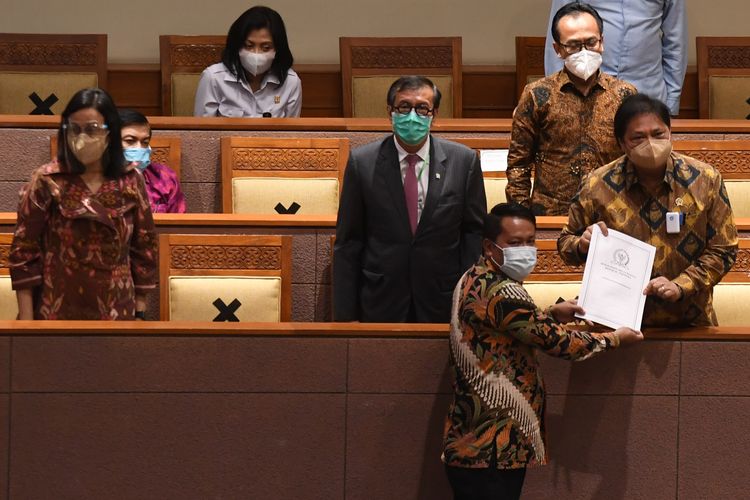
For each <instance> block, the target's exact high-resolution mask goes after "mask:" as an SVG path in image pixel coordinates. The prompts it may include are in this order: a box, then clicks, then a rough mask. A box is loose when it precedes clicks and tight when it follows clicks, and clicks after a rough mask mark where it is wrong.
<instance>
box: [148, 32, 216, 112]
mask: <svg viewBox="0 0 750 500" xmlns="http://www.w3.org/2000/svg"><path fill="white" fill-rule="evenodd" d="M225 42H226V36H224V35H221V36H213V35H195V36H182V35H161V36H159V59H160V65H161V112H162V114H163V115H165V116H169V115H172V116H193V109H194V107H195V91H196V89H197V88H198V81H199V80H200V78H201V73H202V72H203V70H204V69H206V68H207V67H208V66H211V65H212V64H215V63H217V62H220V61H221V51H222V50H224V44H225Z"/></svg>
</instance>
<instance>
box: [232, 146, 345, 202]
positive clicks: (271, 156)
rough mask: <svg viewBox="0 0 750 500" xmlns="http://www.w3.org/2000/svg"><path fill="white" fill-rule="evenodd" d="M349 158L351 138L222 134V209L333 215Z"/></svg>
mask: <svg viewBox="0 0 750 500" xmlns="http://www.w3.org/2000/svg"><path fill="white" fill-rule="evenodd" d="M348 157H349V140H348V139H331V138H314V139H307V138H287V137H222V138H221V190H222V195H221V197H222V210H223V211H224V213H237V214H256V215H276V214H279V213H286V214H295V215H300V216H301V215H305V216H307V215H332V216H335V215H336V213H337V212H338V205H339V192H340V186H341V181H342V179H343V174H344V169H345V167H346V161H347V158H348ZM280 200H286V201H288V202H289V203H292V201H291V200H294V202H295V203H296V204H297V205H299V208H298V209H297V210H298V211H296V212H292V211H291V210H292V209H293V207H294V204H292V206H291V207H288V208H287V207H284V205H283V204H281V205H280V204H279V201H280ZM280 209H282V210H287V211H286V212H280V211H279V210H280Z"/></svg>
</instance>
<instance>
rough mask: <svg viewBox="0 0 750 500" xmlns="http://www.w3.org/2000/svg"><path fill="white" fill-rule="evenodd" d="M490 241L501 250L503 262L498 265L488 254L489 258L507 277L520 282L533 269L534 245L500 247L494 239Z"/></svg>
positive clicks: (534, 264)
mask: <svg viewBox="0 0 750 500" xmlns="http://www.w3.org/2000/svg"><path fill="white" fill-rule="evenodd" d="M490 243H492V244H493V245H495V247H496V248H497V249H499V250H500V251H501V252H503V264H502V265H498V264H497V262H495V259H494V258H492V256H490V260H491V261H492V263H493V264H495V267H497V268H498V269H499V270H500V271H502V272H503V273H504V274H505V275H506V276H508V277H509V278H512V279H514V280H516V281H519V282H520V281H523V280H525V279H526V277H527V276H528V275H529V274H531V271H533V270H534V267H535V266H536V247H501V246H499V245H498V244H497V243H495V242H494V241H490Z"/></svg>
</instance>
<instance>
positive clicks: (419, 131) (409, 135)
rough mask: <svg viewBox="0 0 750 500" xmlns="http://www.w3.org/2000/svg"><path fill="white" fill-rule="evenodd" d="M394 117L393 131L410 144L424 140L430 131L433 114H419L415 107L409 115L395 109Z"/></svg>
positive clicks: (392, 114) (392, 115)
mask: <svg viewBox="0 0 750 500" xmlns="http://www.w3.org/2000/svg"><path fill="white" fill-rule="evenodd" d="M391 118H392V119H393V133H395V134H396V135H397V136H398V137H399V138H400V139H401V140H402V141H404V142H405V143H406V144H408V145H410V146H415V145H417V144H419V143H420V142H422V141H423V140H424V138H425V137H427V134H429V133H430V124H431V123H432V117H431V116H419V115H418V114H417V112H416V111H414V110H413V109H412V110H411V111H410V112H409V114H408V115H402V114H401V113H398V112H396V111H394V112H393V113H391Z"/></svg>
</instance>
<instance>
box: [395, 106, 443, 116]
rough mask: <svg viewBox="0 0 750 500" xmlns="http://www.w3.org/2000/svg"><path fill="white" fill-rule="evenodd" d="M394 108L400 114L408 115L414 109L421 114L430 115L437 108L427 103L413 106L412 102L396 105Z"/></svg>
mask: <svg viewBox="0 0 750 500" xmlns="http://www.w3.org/2000/svg"><path fill="white" fill-rule="evenodd" d="M393 109H394V110H395V111H396V112H397V113H398V114H400V115H408V114H409V113H411V110H412V109H413V110H414V111H415V112H416V113H417V114H418V115H419V116H430V115H431V114H432V112H433V111H434V110H435V108H431V107H429V106H427V105H426V104H418V105H416V106H412V105H411V104H406V103H403V104H399V105H398V106H394V107H393Z"/></svg>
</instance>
